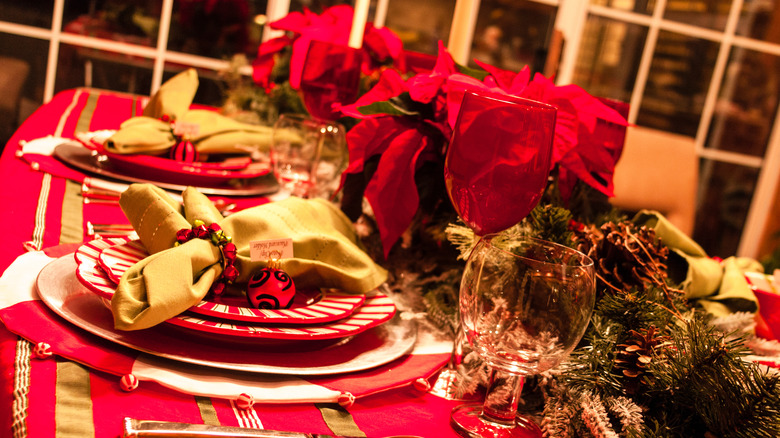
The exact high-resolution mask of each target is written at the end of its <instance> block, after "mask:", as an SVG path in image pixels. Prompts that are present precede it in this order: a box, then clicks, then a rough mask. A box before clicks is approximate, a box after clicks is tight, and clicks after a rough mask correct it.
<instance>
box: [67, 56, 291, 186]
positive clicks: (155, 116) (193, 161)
mask: <svg viewBox="0 0 780 438" xmlns="http://www.w3.org/2000/svg"><path fill="white" fill-rule="evenodd" d="M198 83H199V81H198V77H197V73H196V72H195V70H193V69H189V70H185V71H184V72H182V73H180V74H178V75H176V76H174V77H173V78H171V79H170V80H168V81H167V82H166V83H165V84H163V85H162V86H161V87H160V89H159V90H158V91H157V92H156V93H155V94H154V95H152V96H151V97H150V99H149V102H148V103H147V104H146V106H145V107H144V111H143V113H142V114H141V115H138V116H134V117H131V118H129V119H127V120H126V121H124V122H123V123H121V125H120V126H119V128H118V129H104V130H97V131H87V132H78V133H76V135H75V139H71V140H67V139H63V141H62V142H61V144H58V145H56V146H55V147H54V148H53V152H52V154H53V156H54V157H55V158H57V159H58V160H60V161H61V162H63V163H64V164H66V165H68V166H71V167H74V168H76V169H78V170H81V171H85V172H87V173H89V174H92V175H99V176H102V177H106V178H111V179H116V180H120V181H124V182H131V183H153V184H156V185H158V186H160V187H163V188H166V189H169V190H174V191H182V190H184V189H185V188H186V187H187V186H193V187H198V188H199V189H200V190H201V191H202V192H204V193H206V194H212V195H229V196H252V195H266V194H271V193H275V192H276V191H278V190H279V185H278V183H277V182H276V179H275V178H274V175H273V171H272V169H271V163H270V159H269V155H270V149H271V147H272V139H273V136H274V128H273V127H272V126H265V125H254V124H248V123H243V122H240V121H237V120H234V119H232V118H230V117H227V116H224V115H222V114H220V113H219V112H217V111H214V110H211V109H205V108H199V107H198V106H193V107H192V108H190V107H191V106H192V100H193V98H194V96H195V93H196V92H197V89H198ZM277 136H278V134H277ZM277 141H279V139H277Z"/></svg>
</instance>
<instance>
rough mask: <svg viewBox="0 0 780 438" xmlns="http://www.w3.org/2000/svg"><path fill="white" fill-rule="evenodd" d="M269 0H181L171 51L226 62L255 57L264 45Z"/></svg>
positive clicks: (173, 24)
mask: <svg viewBox="0 0 780 438" xmlns="http://www.w3.org/2000/svg"><path fill="white" fill-rule="evenodd" d="M266 3H267V2H266V0H221V1H216V2H204V1H202V0H179V1H177V2H174V7H173V17H172V19H171V30H170V34H169V38H168V50H173V51H178V52H184V53H192V54H194V55H200V56H206V57H209V58H217V59H226V58H230V57H231V56H233V55H235V54H240V53H241V54H246V55H249V56H252V57H254V55H255V54H256V53H257V47H258V45H259V44H260V38H261V34H262V33H261V30H262V28H261V26H260V24H258V23H257V21H256V18H258V21H261V22H262V20H260V18H263V17H264V14H265V12H266V9H267V5H266Z"/></svg>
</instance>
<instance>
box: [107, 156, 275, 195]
mask: <svg viewBox="0 0 780 438" xmlns="http://www.w3.org/2000/svg"><path fill="white" fill-rule="evenodd" d="M99 153H100V154H101V155H102V156H103V157H105V159H107V160H108V161H109V162H110V163H111V164H112V166H113V167H114V169H116V170H117V171H119V172H120V173H125V174H127V175H133V176H135V177H141V178H146V179H148V180H151V181H160V182H165V183H175V184H185V185H193V186H214V185H221V184H225V183H227V182H228V181H230V180H234V179H252V178H259V177H261V176H265V175H267V174H268V173H269V172H270V171H271V168H270V165H269V163H259V162H251V160H250V161H249V162H246V163H242V162H241V161H240V160H236V159H229V160H226V161H223V162H214V163H185V162H183V161H176V160H171V159H168V158H162V157H156V156H152V155H121V154H114V153H111V152H107V151H105V150H100V151H99Z"/></svg>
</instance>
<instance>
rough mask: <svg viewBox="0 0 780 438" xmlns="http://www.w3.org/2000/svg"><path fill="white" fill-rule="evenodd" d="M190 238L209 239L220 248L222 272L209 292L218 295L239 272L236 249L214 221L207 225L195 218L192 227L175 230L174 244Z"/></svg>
mask: <svg viewBox="0 0 780 438" xmlns="http://www.w3.org/2000/svg"><path fill="white" fill-rule="evenodd" d="M192 239H202V240H210V241H211V243H212V244H213V245H214V246H216V247H218V248H219V249H220V252H221V253H222V274H221V275H220V276H219V278H217V279H216V280H215V281H214V284H212V285H211V292H213V293H214V294H215V295H220V294H222V292H224V291H225V287H227V285H228V284H232V283H233V282H234V281H236V279H237V278H238V275H239V272H238V269H237V268H236V266H235V263H236V257H237V254H238V252H237V249H236V245H235V244H234V243H233V242H232V241H231V240H232V238H231V237H230V236H226V235H225V232H224V231H222V227H220V226H219V224H217V223H216V222H214V223H212V224H211V225H209V226H208V227H207V226H206V225H205V224H204V223H203V221H200V220H195V221H194V225H193V226H192V228H182V229H181V230H179V231H177V232H176V246H179V245H181V244H183V243H185V242H188V241H190V240H192Z"/></svg>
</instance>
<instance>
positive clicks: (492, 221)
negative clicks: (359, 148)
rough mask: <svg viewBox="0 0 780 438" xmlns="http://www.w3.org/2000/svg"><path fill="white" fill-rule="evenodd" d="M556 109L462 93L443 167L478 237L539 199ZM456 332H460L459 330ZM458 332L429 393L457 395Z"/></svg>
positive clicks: (454, 200)
mask: <svg viewBox="0 0 780 438" xmlns="http://www.w3.org/2000/svg"><path fill="white" fill-rule="evenodd" d="M556 113H557V110H556V108H555V107H553V106H551V105H547V104H545V103H541V102H536V101H532V100H528V99H523V98H520V97H516V96H510V95H506V94H495V93H491V92H486V91H466V92H465V93H464V96H463V100H462V101H461V106H460V111H459V113H458V118H457V121H456V123H455V126H454V128H453V133H452V139H451V140H450V144H449V147H448V149H447V156H446V160H445V164H444V181H445V184H446V187H447V193H448V195H449V197H450V200H451V201H452V205H453V206H454V207H455V210H456V211H457V212H458V215H459V216H460V217H461V219H463V221H464V222H465V223H466V224H467V225H468V226H469V227H471V229H472V230H474V232H475V233H476V234H478V235H483V234H487V233H496V232H499V231H502V230H504V229H506V228H509V227H511V226H512V225H515V224H516V223H518V222H520V221H521V220H522V219H523V218H525V217H526V216H527V215H528V213H529V212H530V211H531V210H532V209H533V208H534V207H535V206H536V204H537V203H538V202H539V200H540V199H541V197H542V192H543V191H544V189H545V187H546V185H547V177H548V175H549V172H550V159H551V156H552V145H553V140H554V137H555V118H556ZM459 332H460V330H459ZM463 342H464V339H463V336H462V334H460V333H459V334H458V335H457V336H456V338H455V339H454V343H453V351H452V354H451V358H450V361H449V362H448V364H447V366H446V367H445V368H444V369H443V370H442V371H441V372H440V373H439V375H438V376H437V378H436V381H435V382H434V384H433V388H432V390H431V393H432V394H434V395H438V396H440V397H443V398H447V399H455V398H463V396H461V395H458V394H456V392H457V391H456V387H457V386H458V385H457V379H458V378H459V377H460V376H459V373H458V371H457V369H458V367H459V366H460V363H461V361H462V358H463V345H462V343H463Z"/></svg>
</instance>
